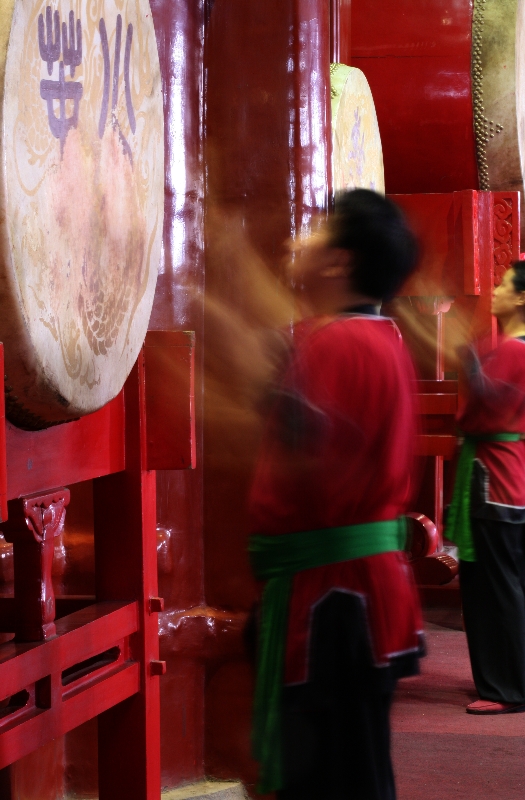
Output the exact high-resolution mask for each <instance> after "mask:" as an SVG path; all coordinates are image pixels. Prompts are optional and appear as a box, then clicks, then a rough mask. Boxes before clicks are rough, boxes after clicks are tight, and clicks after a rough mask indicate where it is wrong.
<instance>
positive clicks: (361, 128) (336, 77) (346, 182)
mask: <svg viewBox="0 0 525 800" xmlns="http://www.w3.org/2000/svg"><path fill="white" fill-rule="evenodd" d="M330 84H331V92H332V174H333V182H334V191H336V192H337V191H341V190H343V189H356V188H361V189H373V190H374V191H376V192H381V193H382V194H384V192H385V175H384V169H383V151H382V148H381V137H380V135H379V126H378V124H377V117H376V111H375V107H374V100H373V98H372V92H371V91H370V87H369V85H368V81H367V80H366V78H365V76H364V75H363V73H362V72H361V70H360V69H356V68H355V67H347V66H345V65H344V64H332V65H331V66H330Z"/></svg>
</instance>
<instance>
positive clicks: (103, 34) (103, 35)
mask: <svg viewBox="0 0 525 800" xmlns="http://www.w3.org/2000/svg"><path fill="white" fill-rule="evenodd" d="M99 31H100V41H101V44H102V56H103V59H104V93H103V97H102V108H101V111H100V119H99V123H98V135H99V137H100V138H101V139H102V137H103V135H104V130H105V128H106V120H107V116H108V108H109V93H110V84H111V63H110V57H109V45H108V35H107V31H106V23H105V22H104V20H103V19H101V20H100V24H99ZM121 39H122V17H121V15H120V14H118V15H117V27H116V30H115V56H114V60H113V84H112V86H111V89H112V93H111V115H112V125H113V127H115V126H118V129H119V137H120V141H121V142H122V147H123V148H124V152H125V153H126V154H127V155H128V156H129V158H130V161H133V157H132V153H131V148H130V146H129V144H128V142H127V141H126V138H125V137H124V135H123V133H122V131H121V130H120V125H119V124H118V121H117V119H116V113H115V109H116V107H117V102H118V80H119V72H120V46H121ZM132 40H133V25H132V24H131V22H130V23H129V25H128V29H127V33H126V45H125V49H124V93H125V95H126V110H127V113H128V119H129V125H130V128H131V132H132V133H135V129H136V121H135V112H134V111H133V105H132V102H131V86H130V82H129V62H130V56H131V42H132Z"/></svg>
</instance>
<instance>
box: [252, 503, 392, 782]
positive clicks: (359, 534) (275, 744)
mask: <svg viewBox="0 0 525 800" xmlns="http://www.w3.org/2000/svg"><path fill="white" fill-rule="evenodd" d="M405 540H406V520H405V518H404V517H402V518H400V519H396V520H386V521H384V522H368V523H365V524H363V525H348V526H345V527H342V528H324V529H321V530H315V531H304V532H298V533H289V534H285V535H282V536H252V537H250V541H249V547H248V549H249V553H250V558H251V563H252V567H253V570H254V572H255V575H256V576H257V578H259V579H260V580H266V581H267V583H266V586H265V588H264V592H263V596H262V603H261V625H260V632H259V653H258V663H257V681H256V686H255V700H254V719H253V724H254V730H253V746H254V755H255V758H256V759H257V760H258V761H260V763H261V771H260V778H259V785H258V787H257V788H258V791H259V792H262V793H267V792H272V791H276V790H278V789H281V788H282V784H283V764H282V744H281V693H282V687H283V680H284V660H285V649H286V632H287V625H288V604H289V599H290V594H291V588H292V578H293V576H294V574H295V573H296V572H301V571H302V570H306V569H313V568H314V567H322V566H325V565H327V564H335V563H338V562H340V561H350V560H352V559H355V558H365V557H366V556H373V555H377V554H378V553H388V552H392V551H395V550H402V549H403V548H404V546H405Z"/></svg>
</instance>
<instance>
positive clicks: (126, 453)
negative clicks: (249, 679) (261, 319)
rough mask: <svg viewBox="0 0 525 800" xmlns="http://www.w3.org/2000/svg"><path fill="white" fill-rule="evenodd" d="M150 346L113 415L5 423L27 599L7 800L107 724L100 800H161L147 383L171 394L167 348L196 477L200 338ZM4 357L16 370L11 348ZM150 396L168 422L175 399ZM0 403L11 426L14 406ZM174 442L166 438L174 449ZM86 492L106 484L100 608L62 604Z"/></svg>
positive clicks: (5, 603)
mask: <svg viewBox="0 0 525 800" xmlns="http://www.w3.org/2000/svg"><path fill="white" fill-rule="evenodd" d="M147 344H149V345H150V346H149V347H148V346H147V347H145V348H144V349H143V350H142V351H141V354H140V356H139V359H138V361H137V363H136V365H135V367H134V368H133V370H132V372H131V374H130V376H129V378H128V379H127V381H126V384H125V387H124V390H123V391H122V392H121V394H120V395H118V397H117V398H116V399H115V400H113V401H112V402H111V403H109V404H108V405H107V406H105V407H104V408H103V409H101V410H100V411H98V412H96V413H94V414H91V415H89V416H86V417H83V418H81V419H79V420H77V421H75V422H71V423H68V424H64V425H59V426H56V427H52V428H48V429H46V430H42V431H37V432H27V431H20V430H18V429H16V428H14V427H12V426H11V425H10V424H9V423H8V424H7V425H6V424H5V421H4V419H3V418H2V421H1V422H2V424H1V426H0V443H1V444H2V445H3V444H4V442H5V446H2V449H1V450H0V462H1V469H0V498H1V500H2V508H1V519H2V530H3V533H4V536H5V538H6V540H7V541H8V542H12V543H13V548H14V549H13V554H14V597H2V598H0V632H2V633H13V632H14V634H15V636H14V639H13V640H12V641H9V642H8V643H7V644H3V645H1V646H0V685H1V686H2V693H1V694H2V697H1V698H0V699H2V700H4V703H3V705H2V707H1V709H0V770H2V772H1V773H0V774H1V775H2V780H3V786H4V788H6V786H7V785H8V784H9V773H8V771H7V770H6V769H5V768H6V767H8V765H10V764H12V763H13V762H14V761H16V760H17V759H19V758H21V757H23V756H25V755H26V754H28V753H30V752H31V751H33V750H35V749H36V748H38V747H40V746H41V745H43V744H45V743H46V742H48V741H50V740H51V739H54V738H56V737H58V736H61V735H62V734H64V733H66V732H68V731H70V730H71V729H73V728H75V727H77V726H78V725H81V724H82V723H83V722H85V721H87V720H89V719H91V718H93V717H95V716H98V770H99V796H100V798H101V800H105V799H106V798H107V799H108V800H109V798H111V800H116V799H117V798H122V800H124V798H127V799H128V800H129V798H137V800H158V798H159V796H160V728H159V683H158V677H159V676H160V675H162V674H163V673H164V671H165V662H163V661H159V655H158V653H159V648H158V621H157V612H159V611H162V609H163V601H162V599H161V598H159V597H158V596H157V552H156V508H155V480H156V473H155V469H154V468H155V467H156V466H159V463H158V448H157V449H155V446H154V443H155V441H160V439H161V437H160V430H158V429H157V427H156V426H157V421H159V422H160V419H162V420H163V421H165V420H166V417H165V416H162V417H160V418H159V414H158V413H156V414H153V413H150V414H147V407H148V402H147V397H146V378H145V376H146V375H147V376H148V383H150V384H151V385H152V387H153V388H154V387H155V386H158V385H159V384H160V383H161V380H160V378H159V376H158V375H157V365H158V363H159V361H160V362H162V358H160V359H159V357H158V353H159V352H160V349H161V347H162V345H166V344H167V345H168V346H171V352H172V353H173V350H174V348H175V350H176V351H177V352H176V354H175V357H176V358H177V356H179V359H178V360H179V366H180V365H182V369H179V386H180V385H181V383H180V376H182V381H183V383H182V385H183V386H184V394H185V396H186V406H185V409H182V406H181V403H180V402H179V403H178V413H179V417H180V419H179V424H178V427H177V430H176V434H175V436H176V437H177V441H174V440H172V441H171V445H172V453H173V458H174V459H177V460H178V465H179V466H180V464H181V463H183V465H185V466H189V464H190V463H191V461H192V450H193V446H194V436H193V424H194V423H193V408H192V402H193V400H192V394H193V392H192V380H193V374H192V357H193V338H192V336H191V335H186V334H177V333H168V334H164V333H158V332H157V333H155V334H154V335H153V338H152V339H150V340H148V342H147ZM148 352H149V358H148ZM145 354H146V355H145ZM0 355H1V357H2V361H3V350H2V348H1V346H0ZM171 362H172V363H173V358H172V359H171ZM164 363H165V362H164ZM148 368H149V369H148ZM165 382H166V381H164V383H165ZM172 388H173V384H172ZM150 394H152V395H153V396H154V397H155V402H156V404H157V408H156V409H154V410H155V411H157V412H158V411H159V408H158V404H159V402H160V403H162V402H163V397H164V399H166V398H165V394H166V393H165V392H164V395H163V393H162V392H157V391H153V392H150ZM179 399H180V393H179ZM0 402H1V403H2V412H3V395H2V396H1V401H0ZM148 419H149V425H148V424H147V421H148ZM169 435H170V434H169V431H168V432H166V430H165V429H164V431H163V435H162V439H163V441H165V439H166V436H168V438H169ZM168 444H170V443H168ZM148 454H149V455H148ZM161 457H162V453H161ZM6 462H7V468H6ZM164 466H165V464H164ZM87 479H94V481H93V494H94V518H95V578H96V595H95V597H87V596H69V597H67V596H64V597H56V598H55V596H54V593H53V586H52V582H51V567H52V560H53V550H54V539H55V537H56V536H57V535H59V534H60V532H61V530H62V527H63V523H64V517H65V514H66V511H67V504H68V502H69V490H68V489H67V488H64V485H65V484H71V483H75V482H78V481H80V480H87ZM52 486H58V487H60V488H56V489H50V487H52ZM6 500H7V501H9V502H8V503H6ZM0 784H1V781H0Z"/></svg>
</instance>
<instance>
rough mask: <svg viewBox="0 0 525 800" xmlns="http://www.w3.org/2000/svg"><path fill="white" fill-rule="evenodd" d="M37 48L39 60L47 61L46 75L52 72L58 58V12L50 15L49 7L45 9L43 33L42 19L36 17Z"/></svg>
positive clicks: (41, 17)
mask: <svg viewBox="0 0 525 800" xmlns="http://www.w3.org/2000/svg"><path fill="white" fill-rule="evenodd" d="M53 22H54V23H55V35H54V36H53ZM38 47H39V48H40V58H41V59H42V61H47V74H48V75H51V74H52V72H53V64H54V62H55V61H58V59H59V58H60V17H59V14H58V11H55V13H54V14H53V15H51V6H48V7H47V8H46V28H45V31H44V17H43V15H42V14H40V16H39V17H38Z"/></svg>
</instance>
